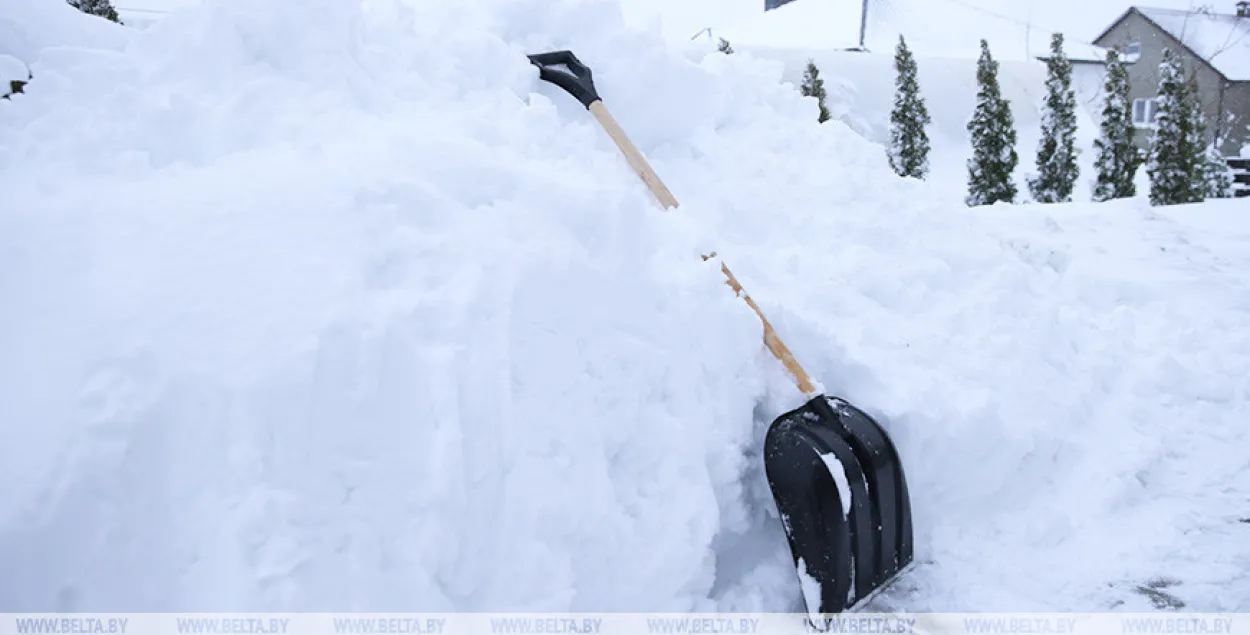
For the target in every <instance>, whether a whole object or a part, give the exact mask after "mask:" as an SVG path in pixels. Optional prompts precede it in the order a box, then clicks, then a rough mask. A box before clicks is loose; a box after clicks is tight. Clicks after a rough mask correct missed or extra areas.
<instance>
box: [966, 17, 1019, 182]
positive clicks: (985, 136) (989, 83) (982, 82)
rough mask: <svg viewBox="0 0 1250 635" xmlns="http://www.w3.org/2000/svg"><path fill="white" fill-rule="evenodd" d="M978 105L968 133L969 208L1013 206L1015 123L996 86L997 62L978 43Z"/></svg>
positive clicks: (1015, 160)
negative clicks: (998, 203) (969, 153)
mask: <svg viewBox="0 0 1250 635" xmlns="http://www.w3.org/2000/svg"><path fill="white" fill-rule="evenodd" d="M977 84H978V86H979V88H978V90H977V105H976V109H975V110H974V111H973V114H972V119H970V120H969V121H968V132H969V133H970V134H971V135H972V158H970V159H968V196H967V198H966V199H965V200H966V202H967V203H968V205H974V206H975V205H992V204H994V203H997V202H1008V203H1012V202H1015V199H1016V185H1015V182H1014V181H1013V180H1012V173H1013V172H1014V171H1015V169H1016V165H1017V163H1019V156H1018V155H1017V154H1016V129H1015V121H1014V119H1013V117H1012V115H1011V102H1009V101H1008V100H1007V99H1005V98H1004V97H1003V95H1002V90H1001V89H1000V88H999V85H998V62H996V61H995V60H994V58H993V56H992V55H990V47H989V43H988V42H986V41H985V40H981V57H980V58H979V59H978V60H977Z"/></svg>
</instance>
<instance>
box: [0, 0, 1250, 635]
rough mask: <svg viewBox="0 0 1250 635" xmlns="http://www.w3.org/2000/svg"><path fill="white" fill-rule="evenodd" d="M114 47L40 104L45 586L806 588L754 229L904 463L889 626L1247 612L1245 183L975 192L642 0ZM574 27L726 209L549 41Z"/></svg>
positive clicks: (809, 327) (784, 313) (7, 138)
mask: <svg viewBox="0 0 1250 635" xmlns="http://www.w3.org/2000/svg"><path fill="white" fill-rule="evenodd" d="M31 1H32V2H34V3H35V4H40V5H41V6H45V8H46V10H48V11H52V9H51V8H50V7H51V6H52V5H54V4H56V3H57V2H59V1H60V0H31ZM32 6H33V5H32ZM40 10H43V9H40ZM67 24H68V23H67ZM58 28H59V25H58ZM66 28H69V27H66ZM89 37H91V36H90V34H89V33H85V32H84V34H83V38H89ZM74 41H76V40H71V41H70V43H71V44H72V42H74ZM82 41H84V42H85V41H86V40H85V39H84V40H82ZM73 46H74V47H75V48H73V49H59V50H55V51H51V50H44V52H43V54H42V56H41V59H40V62H39V68H38V70H37V74H38V77H39V83H38V88H37V89H35V90H31V91H29V93H28V94H27V95H24V96H23V97H22V98H21V99H16V100H13V101H12V102H10V103H0V192H4V195H5V205H4V206H3V207H2V208H0V298H3V302H2V303H0V305H2V306H3V309H2V310H0V350H3V351H4V352H5V354H4V355H3V356H0V404H3V408H2V409H0V413H2V414H0V439H3V442H2V443H0V481H3V482H4V483H5V484H6V487H5V488H4V490H3V493H0V562H4V563H5V567H3V568H2V569H0V610H5V611H49V610H81V611H90V610H95V611H104V610H107V611H136V610H164V611H181V610H195V611H216V610H312V611H335V610H343V609H351V610H465V611H470V610H495V611H502V610H510V609H520V610H561V609H571V610H600V611H602V610H628V611H638V610H684V609H698V610H715V609H720V610H769V611H786V610H795V609H798V608H799V606H800V604H799V602H800V600H799V598H800V597H801V591H800V588H799V586H800V585H799V581H798V576H797V574H796V573H795V571H794V568H793V567H792V566H791V565H790V562H789V554H788V553H787V551H786V547H785V542H784V537H783V535H782V532H781V529H780V527H779V525H778V523H777V522H776V519H775V518H774V517H773V510H772V504H771V501H770V499H769V497H768V493H767V490H766V486H765V483H764V479H763V474H762V469H761V467H762V466H761V463H760V452H759V445H760V440H761V438H762V436H763V432H764V429H765V427H766V425H767V423H768V422H769V421H770V420H771V419H772V418H773V417H775V416H776V415H777V414H779V413H780V412H782V411H783V410H784V409H786V408H789V407H792V406H794V405H796V404H797V402H798V400H799V399H800V396H799V395H798V394H797V391H796V390H795V389H794V388H793V386H792V385H791V384H790V383H789V380H788V379H787V378H786V377H785V376H784V375H783V374H782V371H781V369H780V367H779V365H778V364H777V363H776V362H774V361H773V360H772V359H771V358H770V357H769V356H768V355H767V353H765V352H764V351H763V348H762V346H761V345H760V339H759V338H760V332H759V325H758V324H757V323H756V321H755V319H754V317H753V315H752V314H751V312H750V311H749V310H748V309H746V308H745V307H744V306H743V305H742V303H741V302H740V301H739V300H737V299H735V298H734V297H733V296H732V294H730V293H729V292H728V291H726V289H725V287H724V285H723V284H722V283H721V280H720V277H719V275H718V273H717V271H716V269H715V265H714V264H712V263H704V262H703V261H701V260H700V259H699V258H698V257H697V256H698V254H700V253H705V252H706V251H707V250H710V249H712V248H714V249H717V250H719V251H720V252H721V253H722V254H724V255H725V257H726V258H727V260H728V261H729V262H730V263H731V264H732V266H733V267H734V270H735V273H736V274H738V276H739V278H740V279H741V280H742V282H743V283H744V284H745V285H746V287H747V288H748V289H749V290H750V291H751V292H752V293H753V295H754V296H755V297H756V299H757V300H758V301H759V302H760V304H761V305H762V306H763V308H764V310H765V311H766V312H767V313H768V314H769V316H770V318H772V319H773V321H774V323H775V325H776V326H777V328H778V329H779V331H780V332H781V333H782V334H783V335H784V336H785V337H786V339H787V342H788V343H789V344H790V347H791V348H792V349H793V350H794V351H795V352H796V353H797V354H798V356H799V357H800V359H801V360H802V361H803V362H804V363H805V364H806V365H807V367H808V370H810V371H811V372H812V374H813V375H814V376H816V377H817V378H819V379H820V380H821V381H823V382H824V383H825V385H826V386H827V387H828V388H829V389H830V391H832V392H834V393H836V394H841V395H844V396H847V397H848V398H850V399H851V400H852V401H854V402H856V403H857V404H858V405H861V406H862V407H864V408H866V409H868V410H869V411H871V412H874V413H876V414H878V415H879V416H880V417H881V418H882V420H883V421H884V422H885V423H886V425H887V426H888V427H889V429H890V430H891V431H892V433H893V434H894V437H895V439H896V441H897V442H898V445H899V446H900V450H901V452H902V453H903V457H904V460H905V462H906V465H907V469H908V474H909V478H910V480H911V483H912V488H913V489H912V491H913V500H914V502H915V505H916V509H915V512H916V522H917V539H918V545H919V548H918V559H919V561H920V563H919V567H918V568H917V569H916V571H915V572H914V573H913V574H912V575H911V576H908V578H907V580H906V581H904V582H903V583H901V584H900V585H899V586H898V587H897V588H896V589H895V590H894V591H893V592H891V593H890V594H887V595H885V596H882V598H881V599H880V603H879V604H878V605H877V606H878V607H887V608H888V607H902V608H904V609H910V610H926V609H935V610H1009V609H1018V610H1027V609H1042V610H1048V609H1049V610H1053V609H1078V610H1080V609H1102V608H1114V607H1119V608H1129V609H1135V608H1141V607H1142V606H1143V605H1144V604H1145V603H1146V598H1145V596H1143V595H1141V594H1140V593H1138V592H1136V591H1135V590H1134V589H1135V588H1136V587H1137V586H1139V585H1144V584H1147V583H1150V582H1151V581H1152V580H1154V579H1156V578H1157V577H1158V576H1160V575H1162V574H1167V575H1170V576H1174V577H1176V578H1178V579H1180V580H1181V581H1182V584H1181V585H1180V587H1179V588H1174V587H1168V591H1167V592H1168V593H1174V594H1176V595H1178V596H1180V597H1181V598H1182V599H1184V600H1185V601H1186V602H1187V603H1188V606H1189V607H1190V608H1194V609H1197V610H1245V609H1246V608H1247V607H1246V606H1245V604H1244V602H1245V600H1244V598H1246V597H1250V592H1248V591H1250V585H1248V583H1247V579H1246V576H1245V573H1244V571H1245V567H1244V566H1239V565H1238V563H1239V562H1244V561H1245V560H1246V558H1247V556H1248V553H1247V549H1248V547H1247V544H1250V541H1246V540H1244V531H1245V530H1244V529H1242V528H1243V527H1244V526H1245V525H1244V524H1239V523H1238V521H1237V516H1238V514H1239V513H1241V512H1238V511H1236V510H1237V509H1238V507H1237V506H1238V505H1243V504H1244V501H1245V500H1246V497H1247V492H1250V487H1247V483H1246V473H1247V472H1246V467H1247V460H1250V459H1247V458H1246V457H1247V456H1250V454H1247V453H1246V452H1244V451H1242V450H1243V449H1244V443H1243V442H1241V441H1239V439H1242V438H1243V437H1242V436H1238V435H1243V428H1244V421H1245V420H1246V416H1247V414H1248V413H1247V412H1246V407H1245V404H1246V403H1247V397H1248V396H1250V395H1248V394H1247V388H1246V386H1245V383H1244V380H1243V379H1242V378H1244V377H1246V376H1248V375H1250V364H1248V362H1247V360H1250V340H1248V339H1247V334H1248V333H1250V328H1247V326H1250V324H1248V321H1247V318H1246V315H1247V312H1248V311H1250V302H1247V300H1246V299H1247V298H1248V297H1250V291H1248V290H1247V286H1246V283H1247V280H1246V273H1245V272H1246V271H1250V254H1248V253H1247V251H1246V247H1245V245H1247V244H1250V241H1248V240H1247V239H1248V238H1250V236H1246V235H1245V229H1244V227H1242V226H1238V225H1237V224H1236V222H1239V221H1234V220H1230V219H1235V218H1240V217H1238V216H1236V215H1237V213H1238V209H1239V208H1237V207H1236V206H1235V204H1234V203H1232V202H1230V203H1229V204H1227V205H1221V204H1211V205H1206V206H1195V207H1192V208H1187V209H1184V210H1178V211H1176V212H1175V213H1172V212H1169V213H1166V214H1165V213H1162V212H1153V211H1150V210H1149V209H1147V208H1146V207H1145V206H1144V203H1143V202H1142V201H1140V200H1135V201H1126V202H1121V203H1117V204H1114V205H1107V206H1055V207H1045V208H1043V207H1007V206H998V207H993V208H985V209H975V210H970V209H967V208H964V207H963V206H962V205H949V204H946V203H943V202H942V201H941V198H942V196H943V195H944V194H943V192H942V191H941V190H940V188H936V187H935V186H933V185H927V184H923V183H918V182H914V181H908V180H900V179H896V178H894V177H893V175H892V173H890V172H889V169H888V167H887V166H886V165H885V162H884V160H883V157H882V154H881V149H880V147H879V146H877V145H875V144H873V143H871V142H870V141H868V140H866V139H864V138H862V137H861V136H859V135H856V134H855V133H853V132H852V131H851V130H850V129H849V128H847V127H846V126H844V125H841V124H838V123H833V124H829V125H824V126H819V125H817V124H816V122H815V105H814V104H813V103H812V101H811V100H806V99H802V98H801V97H799V96H798V94H797V93H796V91H794V89H793V86H789V85H785V84H783V83H781V81H780V80H781V79H782V70H783V69H782V68H781V66H780V65H779V64H775V63H769V62H764V61H754V60H752V59H751V58H750V57H749V56H747V55H735V56H722V55H713V56H709V57H708V58H706V59H702V60H700V61H698V62H697V63H695V62H691V61H689V60H687V59H686V58H685V57H684V53H683V52H681V51H679V50H666V49H665V48H663V46H662V43H661V41H660V38H659V35H658V34H656V33H654V32H637V31H631V30H628V29H626V28H624V27H623V22H622V17H621V15H620V12H619V11H618V10H617V8H616V7H615V5H614V4H612V3H610V2H603V1H597V0H584V1H571V2H562V3H551V2H549V1H547V0H475V1H474V2H468V1H466V2H457V3H444V2H419V3H415V4H410V3H404V2H396V1H393V0H369V1H368V2H365V3H346V2H342V1H341V0H315V1H311V2H310V1H309V0H270V1H269V2H264V3H259V2H252V1H251V0H235V1H219V2H215V3H211V4H206V5H205V6H203V7H195V8H190V9H187V10H185V11H179V12H177V13H175V14H171V15H170V16H169V17H168V18H166V19H164V20H162V21H160V22H159V23H157V24H155V25H153V26H152V27H151V28H150V29H148V30H146V31H143V32H140V33H137V34H135V35H134V36H133V41H132V42H131V44H130V45H129V46H127V47H126V48H125V50H124V51H123V52H121V53H118V52H116V50H115V49H112V48H111V47H110V46H105V47H103V50H100V51H98V52H93V51H90V50H87V48H85V46H92V45H83V44H76V45H73ZM563 47H571V48H573V49H574V50H575V51H577V53H578V55H579V56H580V57H582V58H583V59H584V60H585V61H586V62H588V63H589V64H590V65H591V66H592V67H593V68H594V69H595V74H596V77H597V81H598V84H599V88H600V92H601V93H602V94H603V96H604V98H605V100H606V102H607V104H608V105H609V107H610V108H611V109H612V112H613V113H614V114H615V115H616V117H617V118H618V119H619V120H620V122H621V123H622V125H623V126H624V127H625V129H626V130H627V131H629V132H630V134H631V136H632V137H633V139H634V141H635V142H636V143H637V145H638V146H639V147H640V149H641V150H642V151H643V152H644V153H646V154H648V156H649V157H650V158H651V159H652V161H653V164H654V166H655V167H656V169H657V171H658V172H659V173H660V174H661V175H663V176H664V178H665V179H666V181H667V182H668V183H669V185H670V187H671V188H672V189H673V191H674V193H675V194H676V195H677V197H678V199H679V200H680V201H681V202H682V203H683V205H682V207H681V209H680V210H678V211H674V212H662V211H659V210H658V208H657V206H656V205H655V204H654V203H653V201H651V200H650V198H649V194H648V193H647V192H646V190H645V189H644V188H642V187H641V185H640V184H639V183H638V180H637V178H636V177H635V176H634V174H633V173H632V172H630V170H629V169H628V168H627V167H626V166H625V165H624V163H623V161H622V159H621V157H620V156H619V153H618V151H617V150H616V148H615V147H614V146H613V145H612V144H611V142H610V141H609V140H608V139H607V137H606V136H605V135H604V134H603V133H602V131H601V130H600V129H599V128H598V127H597V125H596V124H595V123H594V121H593V119H592V118H590V117H589V116H588V115H587V113H586V112H585V111H584V110H583V109H582V108H581V107H580V106H579V105H577V104H576V103H575V102H573V101H572V100H571V99H570V98H568V97H567V96H566V95H564V94H562V93H558V92H557V91H556V89H554V88H552V87H550V86H548V85H546V84H543V83H541V82H539V81H538V79H537V73H536V70H535V69H534V68H533V67H532V66H530V65H529V64H528V62H527V61H526V59H525V57H524V55H525V54H526V53H528V52H533V51H540V50H548V49H554V48H563ZM921 72H922V81H924V80H923V78H924V70H923V67H922V71H921ZM32 86H33V84H32ZM1239 444H1240V445H1239ZM1195 457H1201V461H1196V460H1195ZM1238 532H1242V533H1238ZM1213 562H1215V563H1216V564H1212V563H1213ZM796 626H797V625H796Z"/></svg>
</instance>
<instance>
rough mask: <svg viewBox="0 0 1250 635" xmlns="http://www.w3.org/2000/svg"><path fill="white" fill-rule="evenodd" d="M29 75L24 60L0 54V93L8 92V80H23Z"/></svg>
mask: <svg viewBox="0 0 1250 635" xmlns="http://www.w3.org/2000/svg"><path fill="white" fill-rule="evenodd" d="M29 77H30V70H29V69H27V68H26V63H25V62H23V61H22V60H19V59H17V58H16V57H13V56H12V55H0V95H3V94H7V93H8V92H9V82H24V81H26V80H27V79H28V78H29Z"/></svg>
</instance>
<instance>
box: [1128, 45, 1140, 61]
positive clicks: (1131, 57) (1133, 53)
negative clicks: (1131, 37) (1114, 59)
mask: <svg viewBox="0 0 1250 635" xmlns="http://www.w3.org/2000/svg"><path fill="white" fill-rule="evenodd" d="M1139 58H1141V42H1129V43H1128V45H1127V46H1125V47H1124V61H1126V62H1136V61H1137V60H1138V59H1139Z"/></svg>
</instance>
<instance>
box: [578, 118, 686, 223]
mask: <svg viewBox="0 0 1250 635" xmlns="http://www.w3.org/2000/svg"><path fill="white" fill-rule="evenodd" d="M588 108H589V110H590V114H592V115H594V116H595V119H598V120H599V124H600V125H602V126H603V129H604V130H605V131H607V133H608V136H609V137H612V140H613V141H615V142H616V145H617V147H619V148H620V149H621V152H622V153H624V154H625V160H626V161H628V162H629V167H631V168H633V169H634V172H636V173H637V174H638V176H639V177H640V178H641V179H642V181H643V182H644V183H646V184H647V187H649V188H651V192H652V193H654V194H655V197H656V198H658V199H660V203H661V204H662V205H664V207H666V208H667V207H677V199H676V198H674V197H673V193H672V192H670V191H668V187H667V186H665V185H664V181H661V180H660V176H659V175H658V174H656V173H655V170H652V169H651V164H649V163H647V160H646V159H645V158H643V156H642V153H641V152H639V151H638V148H636V147H634V144H633V142H632V141H630V140H629V137H627V136H625V131H624V130H622V129H621V126H620V124H618V123H616V119H614V118H613V117H612V113H610V112H608V108H607V107H606V106H604V105H603V102H602V101H594V102H591V104H590V106H589V107H588Z"/></svg>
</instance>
